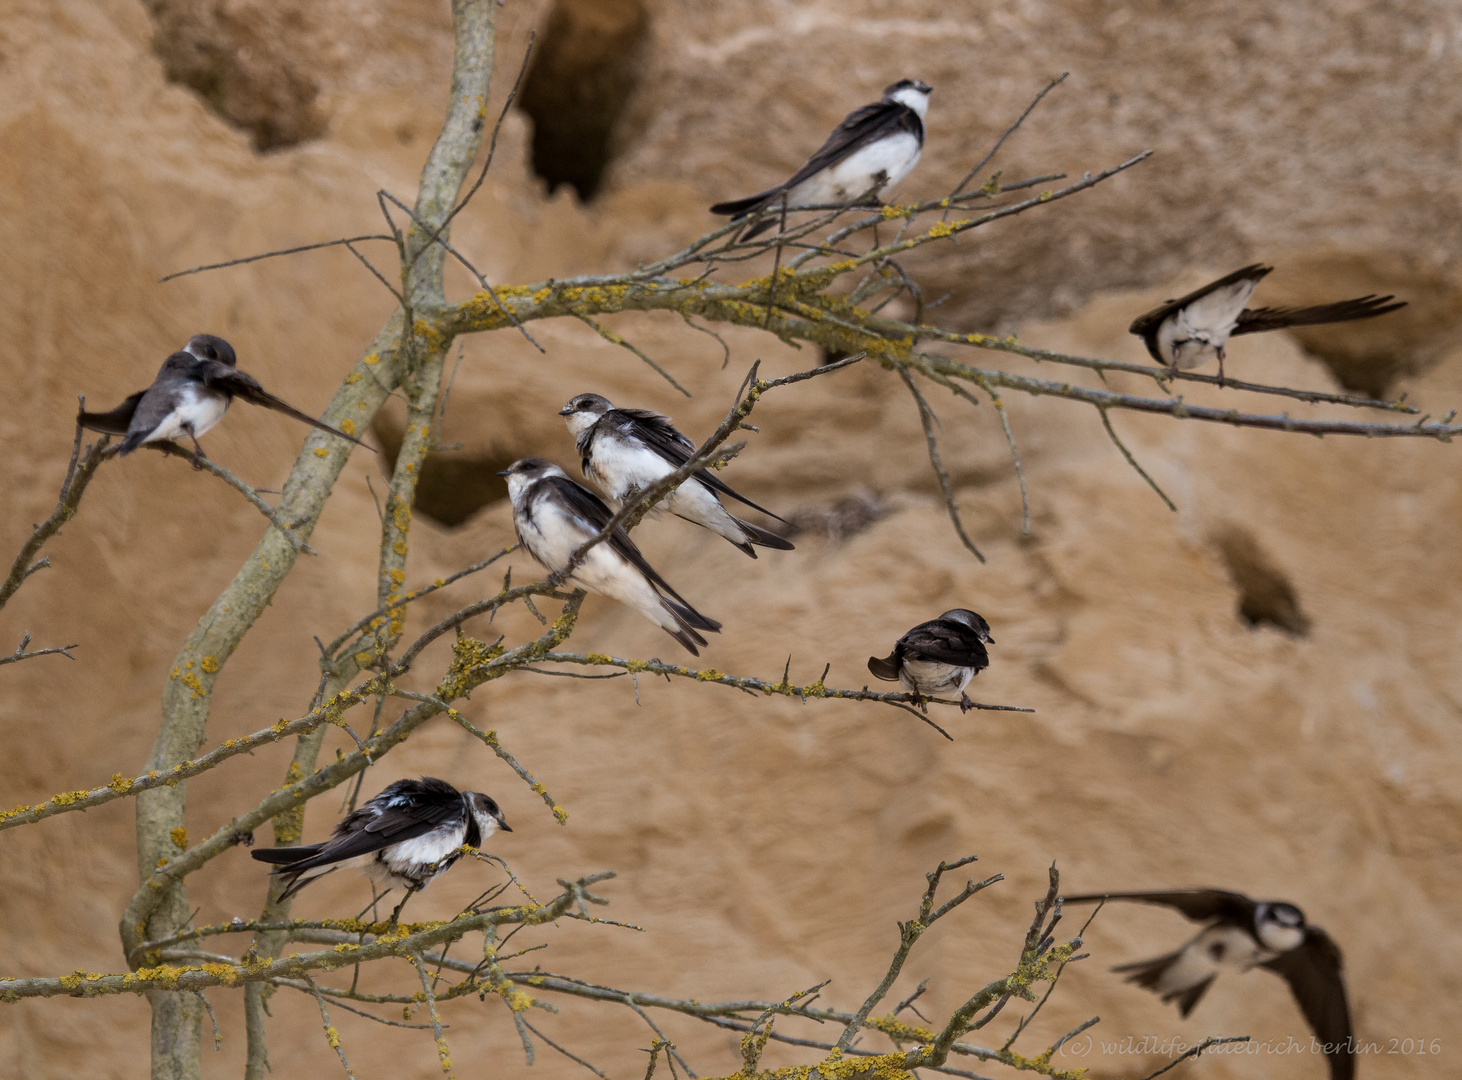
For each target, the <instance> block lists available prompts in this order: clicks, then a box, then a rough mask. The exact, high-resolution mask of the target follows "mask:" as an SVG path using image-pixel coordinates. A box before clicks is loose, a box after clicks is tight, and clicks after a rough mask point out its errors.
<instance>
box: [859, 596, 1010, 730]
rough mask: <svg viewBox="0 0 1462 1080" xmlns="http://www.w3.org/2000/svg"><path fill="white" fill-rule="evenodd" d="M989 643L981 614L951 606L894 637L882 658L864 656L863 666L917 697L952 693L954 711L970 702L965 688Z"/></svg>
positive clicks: (986, 662) (986, 659)
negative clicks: (956, 698)
mask: <svg viewBox="0 0 1462 1080" xmlns="http://www.w3.org/2000/svg"><path fill="white" fill-rule="evenodd" d="M993 644H995V639H994V638H992V637H991V636H990V624H989V623H987V622H986V621H985V620H984V618H983V617H981V616H979V615H976V614H975V613H974V612H973V611H970V610H968V609H967V608H951V609H950V610H949V611H946V612H945V613H944V614H943V615H941V616H939V618H937V619H932V620H930V621H929V622H926V623H920V624H919V625H918V626H916V627H914V628H913V629H912V630H910V631H909V632H908V633H907V634H905V635H904V636H903V637H901V638H899V639H898V641H897V642H896V643H895V644H894V647H893V652H891V653H889V654H888V655H887V656H885V657H883V658H881V659H880V658H879V657H877V656H870V657H869V658H868V670H869V671H871V672H873V675H874V677H875V678H878V679H883V680H884V681H885V682H894V681H895V680H897V682H898V684H899V685H900V686H902V687H903V688H904V689H905V690H907V691H908V692H909V693H911V694H915V695H917V696H918V697H921V698H926V697H938V696H939V695H941V694H958V695H959V707H960V711H961V712H969V711H970V710H971V709H972V708H974V707H975V703H974V702H973V701H971V700H970V699H969V695H967V694H966V693H965V687H966V686H968V685H969V684H970V680H971V679H973V678H974V677H975V676H976V675H977V674H979V673H980V672H981V671H983V670H984V669H985V668H987V667H989V666H990V654H989V653H987V652H986V651H985V646H986V645H993Z"/></svg>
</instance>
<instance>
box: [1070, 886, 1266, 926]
mask: <svg viewBox="0 0 1462 1080" xmlns="http://www.w3.org/2000/svg"><path fill="white" fill-rule="evenodd" d="M1061 899H1062V900H1064V901H1065V902H1067V903H1070V904H1085V903H1092V902H1094V901H1097V900H1133V901H1136V902H1138V903H1142V904H1162V905H1163V906H1165V907H1170V908H1176V909H1177V910H1178V911H1180V912H1182V913H1183V914H1184V915H1186V916H1187V917H1188V918H1190V919H1192V920H1194V921H1195V922H1205V921H1207V920H1209V919H1217V918H1220V917H1222V918H1225V919H1228V920H1231V921H1233V922H1239V923H1243V924H1245V925H1248V924H1249V923H1251V922H1252V921H1253V917H1254V901H1252V900H1250V899H1249V898H1248V897H1247V896H1245V895H1244V894H1243V893H1236V892H1228V891H1226V890H1224V889H1172V890H1169V891H1166V892H1113V893H1084V894H1082V895H1080V896H1063V897H1062V898H1061Z"/></svg>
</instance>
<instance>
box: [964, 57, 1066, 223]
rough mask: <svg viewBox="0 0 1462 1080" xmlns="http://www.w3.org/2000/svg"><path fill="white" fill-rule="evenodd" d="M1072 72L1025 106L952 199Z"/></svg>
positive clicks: (1056, 80) (969, 173)
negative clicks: (1042, 100) (1023, 110)
mask: <svg viewBox="0 0 1462 1080" xmlns="http://www.w3.org/2000/svg"><path fill="white" fill-rule="evenodd" d="M1070 74H1071V72H1069V71H1063V72H1062V73H1061V74H1060V75H1058V76H1057V77H1056V78H1054V79H1052V80H1051V81H1050V83H1048V84H1047V86H1046V88H1045V89H1044V90H1042V91H1041V92H1040V93H1039V94H1037V95H1036V96H1035V100H1034V101H1032V102H1031V103H1030V104H1029V105H1027V106H1026V107H1025V112H1023V113H1021V114H1020V116H1018V117H1017V118H1016V121H1015V123H1013V124H1011V125H1010V126H1009V127H1008V128H1006V129H1005V134H1003V135H1001V136H1000V138H998V139H996V140H995V145H994V146H992V147H990V152H989V153H987V154H986V155H985V156H984V157H982V158H981V159H980V160H979V161H977V162H975V167H974V168H972V169H971V170H970V171H969V172H967V173H966V174H965V178H964V179H963V180H961V181H960V182H959V184H958V185H957V186H956V187H955V189H954V190H953V191H951V192H950V193H949V198H950V199H954V198H955V197H956V196H957V195H959V193H960V192H962V191H963V190H964V189H965V185H966V184H968V183H969V182H970V181H971V180H973V179H974V178H975V177H976V176H977V175H978V174H979V171H980V170H981V169H983V168H984V167H985V166H986V165H987V164H988V163H989V161H990V159H991V158H993V157H994V156H995V155H996V154H997V153H999V152H1000V148H1001V147H1002V146H1004V145H1005V140H1006V139H1008V138H1010V136H1012V135H1014V134H1015V130H1016V128H1018V127H1020V125H1021V124H1023V123H1025V118H1026V117H1027V116H1029V115H1030V114H1031V113H1032V112H1034V111H1035V107H1036V106H1037V105H1039V104H1040V103H1041V99H1042V98H1044V97H1045V96H1046V95H1047V94H1049V93H1050V92H1051V91H1052V90H1054V89H1056V87H1058V86H1060V85H1061V84H1062V83H1063V82H1065V81H1066V76H1068V75H1070Z"/></svg>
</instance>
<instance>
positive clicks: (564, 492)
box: [498, 457, 721, 656]
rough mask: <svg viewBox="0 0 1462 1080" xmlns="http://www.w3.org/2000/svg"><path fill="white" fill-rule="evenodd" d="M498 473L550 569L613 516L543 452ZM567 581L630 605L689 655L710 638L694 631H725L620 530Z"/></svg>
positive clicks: (531, 546)
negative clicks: (666, 577) (544, 458)
mask: <svg viewBox="0 0 1462 1080" xmlns="http://www.w3.org/2000/svg"><path fill="white" fill-rule="evenodd" d="M498 475H499V476H505V477H507V478H508V498H509V499H511V500H512V503H513V525H514V527H515V528H516V529H517V530H518V539H519V540H520V541H521V542H522V544H523V546H524V547H525V548H527V549H528V554H530V555H532V556H533V558H535V559H537V560H538V561H539V562H540V563H542V564H543V566H544V567H545V568H546V569H548V570H549V571H550V572H551V573H555V574H556V573H560V572H561V571H563V570H565V569H566V568H567V567H568V565H569V562H570V559H571V558H572V556H573V553H574V552H575V551H576V550H578V548H580V547H581V546H583V545H584V544H585V543H587V542H588V541H589V540H591V539H593V538H594V537H595V536H597V535H599V533H600V532H602V531H603V530H604V526H606V525H608V524H609V521H610V519H611V518H612V517H613V516H614V514H613V512H612V511H610V509H609V507H607V506H606V505H604V503H603V502H602V501H601V500H600V498H599V496H597V495H595V494H594V493H593V492H592V491H590V490H589V489H588V488H586V487H584V486H583V485H582V484H576V483H575V482H574V481H572V480H570V479H569V477H568V474H567V473H565V472H564V471H563V470H562V469H560V468H559V467H558V466H557V465H555V464H554V463H553V462H551V461H545V460H543V458H532V457H530V458H521V459H520V460H518V461H515V462H513V464H512V465H510V466H509V467H508V468H506V469H504V470H503V471H502V472H501V473H499V474H498ZM568 583H569V584H570V585H573V586H575V587H576V588H580V589H583V590H585V591H586V592H592V593H600V594H602V595H604V596H607V597H609V598H610V599H613V600H618V601H619V602H620V603H621V604H624V605H625V606H627V607H630V608H633V609H634V610H635V611H638V612H639V613H640V614H641V615H643V616H644V617H645V618H647V619H649V620H650V621H651V622H652V623H654V624H655V625H656V626H658V627H660V628H661V629H662V630H664V631H665V632H666V633H667V634H669V635H670V636H671V637H673V638H674V639H675V640H676V641H678V642H680V643H681V644H682V645H684V646H685V647H686V648H687V649H688V650H689V651H690V653H691V655H692V656H699V655H700V653H699V652H698V651H697V650H696V646H697V645H704V644H706V639H705V638H703V637H702V636H701V635H700V634H699V633H697V631H700V630H706V631H710V632H712V633H718V632H719V631H720V629H721V624H720V623H718V622H716V621H715V620H714V619H708V618H706V617H705V616H704V615H702V614H701V613H700V612H699V611H697V610H696V609H695V608H693V607H691V606H690V605H689V604H688V603H686V601H685V598H684V597H682V596H681V595H680V594H679V593H678V592H676V591H675V590H674V589H672V588H671V587H670V584H669V582H667V581H666V580H665V579H664V578H662V577H661V576H660V575H659V574H657V573H656V572H655V569H654V567H652V566H651V565H650V564H649V563H648V562H646V561H645V557H644V556H643V555H642V554H640V549H639V548H637V547H636V546H635V543H634V541H633V540H631V539H630V538H629V534H628V533H626V532H625V531H624V530H623V529H620V528H616V529H615V530H614V532H613V533H611V534H610V535H609V536H608V537H607V538H606V539H605V540H604V541H603V542H602V543H599V544H596V545H595V546H594V547H592V548H590V549H589V551H588V552H587V553H586V554H585V555H584V558H583V561H582V562H580V563H579V565H578V566H575V567H574V568H573V570H572V572H571V573H570V574H569V576H568Z"/></svg>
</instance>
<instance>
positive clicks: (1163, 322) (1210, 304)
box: [1128, 263, 1406, 379]
mask: <svg viewBox="0 0 1462 1080" xmlns="http://www.w3.org/2000/svg"><path fill="white" fill-rule="evenodd" d="M1273 269H1274V267H1272V266H1264V265H1263V264H1262V263H1255V264H1254V265H1253V266H1246V267H1244V268H1243V269H1242V270H1235V271H1234V272H1233V273H1232V274H1228V275H1226V276H1224V277H1221V278H1219V279H1218V280H1217V281H1214V282H1210V283H1209V284H1207V285H1205V286H1203V288H1201V289H1195V290H1193V291H1192V292H1190V293H1189V294H1188V295H1187V296H1180V297H1178V299H1176V300H1169V301H1168V302H1167V303H1165V304H1163V305H1162V306H1161V307H1155V308H1153V309H1152V310H1151V311H1149V312H1148V313H1147V314H1146V315H1139V316H1138V317H1137V318H1136V319H1134V320H1132V325H1131V326H1130V327H1128V330H1129V331H1130V332H1131V333H1134V334H1136V335H1137V336H1138V337H1140V338H1142V340H1143V341H1145V342H1146V343H1147V351H1148V352H1149V353H1151V354H1152V358H1153V359H1154V360H1156V361H1157V362H1158V363H1159V364H1166V365H1167V366H1168V367H1170V368H1173V369H1174V370H1179V369H1181V370H1183V371H1186V370H1188V369H1189V368H1196V367H1199V366H1201V365H1203V364H1206V363H1207V362H1208V361H1209V360H1210V359H1212V358H1213V357H1215V356H1217V357H1218V377H1219V378H1220V379H1222V378H1223V357H1224V349H1225V347H1226V346H1227V345H1228V339H1229V338H1231V337H1234V336H1236V335H1238V334H1257V333H1259V332H1260V331H1262V330H1282V329H1284V328H1285V327H1287V326H1318V325H1320V324H1321V323H1339V322H1350V321H1352V320H1354V319H1370V318H1374V317H1375V316H1377V315H1384V314H1386V313H1387V312H1388V311H1395V310H1396V309H1397V308H1403V307H1405V306H1406V301H1404V300H1402V301H1399V302H1397V303H1394V304H1393V303H1391V301H1392V300H1395V297H1394V296H1361V297H1357V298H1356V299H1354V300H1341V301H1339V302H1338V303H1334V304H1321V305H1319V306H1318V307H1304V308H1283V307H1280V308H1246V307H1244V305H1245V304H1247V303H1248V302H1249V297H1251V296H1252V295H1254V289H1255V287H1256V286H1257V285H1258V284H1259V282H1260V281H1261V280H1262V279H1263V278H1264V276H1265V275H1266V274H1268V273H1269V272H1270V271H1271V270H1273Z"/></svg>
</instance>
